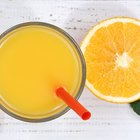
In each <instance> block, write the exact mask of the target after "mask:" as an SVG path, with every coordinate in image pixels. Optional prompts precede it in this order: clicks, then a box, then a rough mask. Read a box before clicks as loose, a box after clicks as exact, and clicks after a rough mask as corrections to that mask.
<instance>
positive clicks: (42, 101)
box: [0, 23, 84, 120]
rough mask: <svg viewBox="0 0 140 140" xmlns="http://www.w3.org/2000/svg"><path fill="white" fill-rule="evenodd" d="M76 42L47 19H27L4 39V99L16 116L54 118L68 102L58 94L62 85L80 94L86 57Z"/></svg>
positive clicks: (0, 77)
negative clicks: (29, 21) (46, 22)
mask: <svg viewBox="0 0 140 140" xmlns="http://www.w3.org/2000/svg"><path fill="white" fill-rule="evenodd" d="M82 59H83V58H82V55H81V52H80V50H79V49H78V47H77V45H76V43H75V42H74V41H73V40H72V39H71V38H70V37H69V36H68V35H67V34H66V33H64V32H63V31H62V30H60V29H59V28H57V27H55V26H51V25H48V24H43V23H25V24H22V25H19V26H17V27H14V28H12V29H11V30H10V31H8V32H6V33H4V34H3V35H2V36H1V39H0V103H1V107H2V109H3V110H6V112H10V114H12V115H13V116H15V117H18V118H23V119H25V120H26V119H29V120H41V119H47V118H48V119H49V120H50V119H53V118H55V117H58V116H60V114H63V113H62V112H65V110H66V107H67V106H66V105H65V104H64V102H63V101H61V99H59V98H58V97H56V95H55V90H56V88H57V87H58V86H63V87H65V88H66V89H67V90H68V91H69V92H70V93H71V95H72V96H74V97H76V96H77V94H78V92H79V90H81V84H82V81H83V74H84V70H83V60H82Z"/></svg>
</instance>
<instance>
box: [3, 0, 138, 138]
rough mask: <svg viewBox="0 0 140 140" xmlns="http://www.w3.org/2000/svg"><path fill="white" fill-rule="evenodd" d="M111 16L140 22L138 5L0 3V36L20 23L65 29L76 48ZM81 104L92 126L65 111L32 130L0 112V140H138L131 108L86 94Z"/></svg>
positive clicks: (88, 0)
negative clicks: (91, 29)
mask: <svg viewBox="0 0 140 140" xmlns="http://www.w3.org/2000/svg"><path fill="white" fill-rule="evenodd" d="M112 16H132V17H136V18H139V19H140V1H139V0H136V1H135V0H133V1H130V0H129V1H100V0H99V1H92V0H75V1H74V0H57V1H56V0H0V33H2V32H3V31H5V30H6V29H8V28H9V27H11V26H13V25H16V24H18V23H22V22H27V21H42V22H48V23H51V24H54V25H57V26H59V27H61V28H63V29H64V30H65V31H67V32H68V33H69V34H70V35H71V36H72V37H73V38H74V39H75V40H76V41H77V42H78V43H79V44H80V42H81V40H82V39H83V38H84V35H85V34H86V33H87V31H88V30H89V29H90V27H91V26H93V25H94V24H96V23H97V22H98V21H101V20H103V19H106V18H109V17H112ZM80 101H81V102H82V103H83V104H84V105H85V106H86V107H87V108H88V109H89V110H91V112H92V113H93V116H92V118H91V120H89V121H85V122H84V121H81V120H80V119H79V118H78V117H77V116H76V115H75V114H74V113H73V112H72V111H69V112H68V113H66V114H65V115H64V116H62V117H60V118H58V119H56V120H54V121H51V122H45V123H39V124H33V123H25V122H21V121H19V120H16V119H13V118H11V117H10V116H8V115H6V114H5V113H3V112H2V111H0V140H10V139H12V140H46V139H51V140H52V139H58V140H59V139H61V140H63V139H64V138H65V139H69V140H72V139H74V138H77V139H81V140H84V139H87V140H91V139H94V140H103V139H104V140H112V139H113V140H138V139H140V117H139V116H137V115H136V114H135V113H134V112H133V111H132V109H131V108H130V106H129V105H127V104H125V105H117V104H111V103H107V102H104V101H101V100H99V99H97V98H96V97H95V96H93V95H92V94H91V93H90V92H89V91H88V90H87V89H85V90H84V92H83V94H82V96H81V98H80ZM64 136H65V137H64Z"/></svg>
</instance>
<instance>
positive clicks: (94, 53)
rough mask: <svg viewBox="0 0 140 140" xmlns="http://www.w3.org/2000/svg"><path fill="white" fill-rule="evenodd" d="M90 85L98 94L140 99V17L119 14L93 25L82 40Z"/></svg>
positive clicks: (116, 98) (121, 99)
mask: <svg viewBox="0 0 140 140" xmlns="http://www.w3.org/2000/svg"><path fill="white" fill-rule="evenodd" d="M81 49H82V51H83V53H84V56H85V60H86V65H87V80H86V85H87V87H88V88H89V89H90V90H91V91H92V92H93V93H94V94H95V95H96V96H98V97H99V98H101V99H104V100H106V101H110V102H116V103H126V102H133V101H135V100H138V99H140V78H139V77H140V21H138V20H136V19H132V18H125V17H117V18H112V19H108V20H105V21H103V22H101V23H99V24H97V25H96V26H95V27H93V28H92V29H91V30H90V31H89V33H88V34H87V36H86V37H85V39H84V40H83V42H82V45H81Z"/></svg>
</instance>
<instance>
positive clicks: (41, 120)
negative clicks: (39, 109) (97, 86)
mask: <svg viewBox="0 0 140 140" xmlns="http://www.w3.org/2000/svg"><path fill="white" fill-rule="evenodd" d="M30 25H40V26H45V27H49V28H51V29H54V30H56V31H58V32H59V33H61V34H63V35H64V36H65V37H66V38H67V39H68V40H69V41H70V42H71V43H72V44H73V47H74V48H75V49H76V52H77V53H78V56H79V59H80V62H81V67H82V72H81V75H82V76H81V77H82V78H81V79H82V80H81V83H80V87H79V89H78V92H77V93H76V96H75V97H74V98H75V99H76V100H78V99H79V97H80V96H81V94H82V91H83V89H84V86H85V81H86V63H85V59H84V56H83V53H82V51H81V49H80V46H79V45H78V44H77V42H76V41H75V40H74V39H73V38H72V37H71V36H70V35H69V34H68V33H67V32H66V31H64V30H63V29H61V28H59V27H57V26H55V25H52V24H50V23H46V22H24V23H20V24H17V25H15V26H12V27H10V28H9V29H7V30H6V31H4V32H3V33H2V34H1V35H0V39H2V38H3V37H5V36H6V35H7V34H8V33H10V32H11V31H14V30H15V29H18V28H21V27H25V26H30ZM0 109H1V110H3V111H4V112H5V113H6V114H8V115H10V116H11V117H13V118H16V119H18V120H21V121H24V122H47V121H51V120H54V119H56V118H59V117H60V116H62V115H64V114H65V113H66V112H68V111H69V110H70V107H69V106H67V107H66V108H65V109H63V110H62V111H60V112H58V113H56V114H54V115H52V116H49V117H46V118H39V119H36V118H35V119H30V118H25V117H22V116H19V115H17V114H16V113H13V112H11V111H9V110H8V109H7V108H6V107H4V106H3V105H2V104H0Z"/></svg>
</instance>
